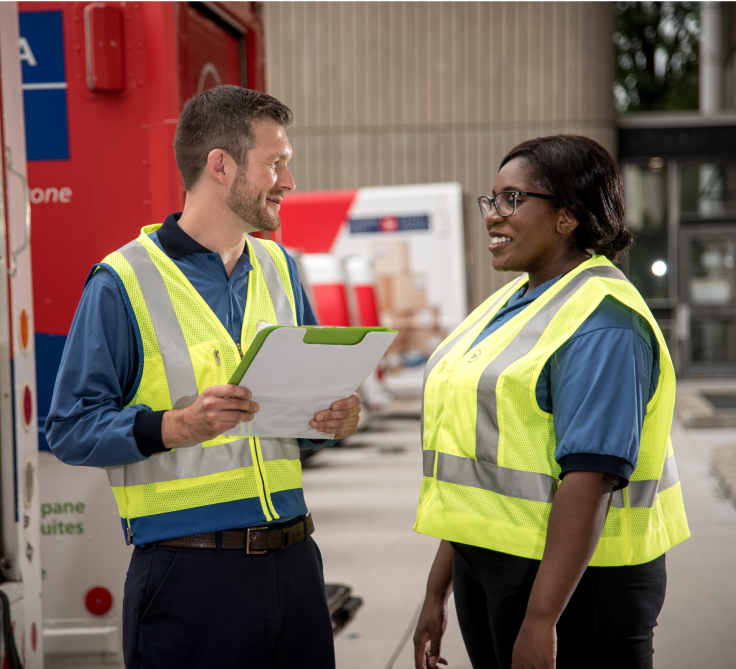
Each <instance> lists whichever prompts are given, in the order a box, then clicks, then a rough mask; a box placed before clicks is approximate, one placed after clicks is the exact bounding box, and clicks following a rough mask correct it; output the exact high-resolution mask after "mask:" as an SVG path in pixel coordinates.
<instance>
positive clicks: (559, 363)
mask: <svg viewBox="0 0 736 669" xmlns="http://www.w3.org/2000/svg"><path fill="white" fill-rule="evenodd" d="M560 278H561V277H560V276H558V277H555V278H554V279H551V280H550V281H547V282H546V283H543V284H542V285H540V286H538V287H537V288H535V289H534V290H532V291H530V292H529V293H528V294H526V295H525V294H524V293H525V292H526V289H527V287H526V286H524V287H522V288H520V289H519V290H518V291H516V292H515V293H514V294H513V295H512V296H511V298H510V299H509V301H508V302H507V303H506V305H505V306H504V307H503V308H502V309H501V310H500V311H499V312H498V313H497V314H496V315H495V316H494V318H493V320H492V321H491V322H490V323H489V324H488V326H487V327H486V328H485V329H484V330H483V332H481V334H480V335H479V336H478V338H477V339H476V340H475V342H474V344H473V346H476V345H477V344H478V343H479V342H481V341H483V339H485V338H486V337H488V335H490V334H491V333H492V332H494V331H495V330H497V329H498V328H499V327H501V325H503V324H504V323H506V322H507V321H508V320H509V319H511V318H514V317H515V316H517V315H518V314H519V313H520V312H521V311H523V310H524V308H526V307H527V306H528V305H529V304H531V303H532V302H533V301H534V300H535V299H536V298H537V297H539V296H540V295H541V294H542V293H544V292H545V291H546V290H547V289H549V288H550V287H551V286H552V285H554V284H555V283H556V282H557V281H559V279H560ZM471 348H472V347H471ZM658 377H659V346H658V344H657V339H656V337H655V336H654V333H653V332H652V329H651V327H650V326H649V323H648V322H647V321H646V319H645V318H643V317H642V316H641V315H640V314H638V313H637V312H636V311H634V310H633V309H630V308H629V307H627V306H625V305H623V304H621V303H620V302H619V301H618V300H616V299H615V298H613V297H611V296H607V297H606V298H605V299H604V300H603V301H602V302H601V303H600V304H599V305H598V307H597V308H596V309H595V310H594V311H593V312H592V313H591V314H590V316H588V318H587V319H586V320H585V322H584V323H583V324H582V325H581V326H580V327H579V328H578V329H577V330H576V331H575V333H574V334H573V336H572V337H571V338H570V339H568V340H567V341H566V342H565V343H564V344H563V345H562V346H561V347H560V348H559V349H558V350H557V351H556V353H555V354H554V355H553V356H552V357H551V358H550V359H549V360H548V361H547V363H546V364H545V366H544V368H543V370H542V373H541V374H540V376H539V379H538V381H537V388H536V398H537V402H538V404H539V407H540V408H541V409H542V410H544V411H546V412H548V413H551V414H552V415H553V421H554V430H555V438H556V450H555V460H556V461H557V463H558V464H559V465H560V467H561V468H562V472H561V475H560V476H561V477H562V476H564V475H565V474H567V473H568V472H570V471H598V472H604V473H608V474H613V475H614V476H618V477H619V478H620V480H621V483H620V484H619V486H618V487H619V488H621V487H625V486H626V485H628V481H629V479H630V478H631V474H632V473H633V471H634V469H635V468H636V462H637V458H638V455H639V444H640V441H641V430H642V426H643V423H644V415H645V414H646V407H647V404H648V403H649V400H650V399H651V398H652V396H653V395H654V392H655V391H656V389H657V379H658Z"/></svg>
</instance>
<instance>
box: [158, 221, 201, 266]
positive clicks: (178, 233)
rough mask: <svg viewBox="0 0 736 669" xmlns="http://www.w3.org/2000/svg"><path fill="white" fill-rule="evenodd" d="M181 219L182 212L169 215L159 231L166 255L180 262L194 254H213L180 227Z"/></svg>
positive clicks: (159, 238) (159, 239)
mask: <svg viewBox="0 0 736 669" xmlns="http://www.w3.org/2000/svg"><path fill="white" fill-rule="evenodd" d="M180 218H181V212H177V213H175V214H169V215H168V216H167V217H166V219H165V220H164V224H163V225H162V226H161V227H160V228H159V229H158V230H157V232H158V241H159V242H161V248H163V250H164V252H165V253H166V255H167V256H169V257H170V258H173V259H174V260H179V259H180V258H183V257H184V256H188V255H191V254H192V253H212V251H210V250H209V249H208V248H207V247H205V246H202V244H200V243H199V242H198V241H196V240H195V239H193V238H192V237H190V236H189V235H188V234H187V233H186V232H184V230H182V229H181V228H180V227H179V223H178V220H179V219H180Z"/></svg>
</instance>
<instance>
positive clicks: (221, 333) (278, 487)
mask: <svg viewBox="0 0 736 669" xmlns="http://www.w3.org/2000/svg"><path fill="white" fill-rule="evenodd" d="M158 227H159V226H147V227H145V228H143V230H142V231H141V235H140V236H139V237H138V239H137V240H136V242H134V243H133V244H132V245H135V244H140V245H141V246H142V247H143V248H144V249H145V252H146V253H147V259H150V262H151V263H153V266H155V270H157V272H158V273H159V274H160V276H161V278H162V279H163V285H164V286H165V293H166V294H167V295H168V299H169V300H170V304H167V306H168V308H169V309H171V308H172V307H173V314H174V315H173V316H172V318H171V321H176V323H167V327H172V328H180V330H181V334H182V335H183V338H184V341H185V343H186V352H188V356H189V360H181V361H180V364H181V365H184V366H186V367H189V366H191V368H192V369H193V372H194V379H195V381H196V392H197V393H201V392H202V391H203V390H204V389H205V388H208V387H210V386H213V385H224V384H226V383H227V382H228V379H229V378H230V376H231V375H232V374H233V372H234V371H235V369H236V367H237V366H238V364H239V362H240V354H239V352H238V348H237V346H236V344H235V342H234V341H233V339H232V338H231V337H230V335H229V333H228V332H227V330H226V329H225V328H224V326H223V325H222V323H221V322H220V320H219V319H218V318H217V316H216V315H215V314H214V313H213V311H212V310H211V309H210V307H209V306H208V305H207V303H206V302H205V301H204V300H203V299H202V297H201V296H200V295H199V293H197V291H196V290H195V289H194V287H193V286H192V284H191V283H190V282H189V280H188V279H187V278H186V277H185V276H184V274H183V273H182V272H181V270H180V269H179V268H178V267H177V266H176V264H175V263H173V262H172V261H171V259H170V258H169V257H168V256H167V255H166V254H165V253H163V252H162V251H161V249H159V248H158V247H157V246H156V244H154V243H153V241H152V240H151V239H150V238H149V237H148V235H149V234H150V233H151V232H153V231H155V230H156V229H157V228H158ZM254 244H261V245H262V246H263V248H265V250H266V251H267V252H268V256H267V257H270V259H271V260H272V261H273V265H274V266H275V269H276V271H277V273H278V274H277V276H278V278H279V279H280V282H281V284H282V285H283V287H284V289H285V291H286V295H287V297H288V305H289V308H290V310H291V313H290V314H289V315H288V316H289V317H288V318H287V319H284V317H283V316H282V319H281V321H282V322H279V319H278V318H277V316H276V310H275V308H274V304H273V300H272V298H271V294H270V293H269V289H268V285H267V281H266V277H265V276H264V268H263V267H262V266H261V262H259V260H258V254H257V253H256V252H255V249H254ZM132 245H128V246H126V247H123V248H122V249H120V250H118V251H116V252H114V253H112V254H110V255H109V256H107V257H106V258H105V259H104V260H103V262H102V263H101V264H100V265H101V266H103V267H105V268H106V269H108V270H109V271H111V272H112V273H113V274H114V275H115V276H116V278H117V280H118V283H119V284H121V285H122V287H123V288H124V293H126V295H125V298H127V300H128V301H129V303H130V307H131V310H132V312H133V314H134V317H135V319H136V321H137V325H138V329H139V332H140V339H141V348H142V358H143V360H142V364H139V372H138V376H139V378H138V379H137V380H136V385H135V386H134V387H135V394H134V396H133V397H132V398H129V399H128V398H126V404H125V406H129V405H138V404H142V405H146V406H148V407H149V408H150V409H151V410H153V411H160V410H169V409H171V408H172V399H171V397H172V393H171V392H170V391H171V390H172V388H170V387H169V379H168V378H167V372H166V368H165V365H164V356H162V351H161V346H160V342H159V340H158V336H157V333H156V328H155V327H154V322H153V320H155V319H153V320H152V316H151V313H150V311H149V305H147V303H146V299H145V297H144V293H145V292H146V291H145V286H144V287H143V289H142V285H141V283H140V281H139V277H138V276H137V275H136V271H135V270H134V269H133V267H132V266H131V264H130V262H129V261H128V260H127V259H126V256H125V255H124V253H125V250H126V249H127V248H128V247H129V246H132ZM247 245H248V252H249V257H250V259H251V264H252V265H253V270H252V271H251V272H250V274H249V277H248V295H247V300H246V309H245V314H244V316H243V326H242V331H241V346H242V347H243V349H245V348H247V346H248V345H249V344H250V342H251V341H252V339H253V337H254V336H255V333H256V330H257V328H258V323H259V321H267V322H269V323H274V324H276V323H278V324H282V325H295V324H296V307H295V300H294V294H293V290H292V284H291V279H290V275H289V268H288V262H287V259H286V257H285V255H284V253H283V252H282V251H281V249H280V248H279V247H278V245H277V244H275V243H273V242H269V241H265V240H257V239H250V238H249V239H248V240H247ZM135 250H136V251H139V250H140V249H137V248H136V249H135ZM262 257H263V256H262ZM139 271H140V270H139ZM274 276H276V274H275V273H274ZM152 308H153V307H152ZM285 321H287V322H285ZM186 352H185V353H184V356H185V357H186ZM168 364H171V363H170V362H169V363H168ZM169 373H170V372H169ZM173 390H174V391H176V389H173ZM175 394H176V393H175V392H174V395H175ZM177 406H178V405H177ZM107 471H108V477H109V478H110V482H111V485H112V489H113V494H114V496H115V499H116V501H117V503H118V509H119V511H120V516H121V518H122V519H123V526H124V528H125V529H126V531H127V533H128V537H129V538H132V541H133V543H135V544H145V543H149V542H152V541H159V540H162V539H165V538H172V537H176V536H184V535H188V534H199V533H202V532H212V531H217V530H224V529H230V528H236V527H244V526H248V525H253V524H258V523H262V522H264V521H271V520H274V519H278V518H280V517H282V516H286V517H290V516H293V515H299V514H302V513H306V505H305V504H304V499H303V494H302V482H301V464H300V461H299V447H298V444H297V442H296V440H294V439H283V440H279V439H260V438H258V437H254V438H251V439H248V438H241V437H235V436H225V435H221V436H219V437H217V438H215V439H212V440H209V441H207V442H204V443H202V444H196V445H192V446H187V447H181V448H177V449H173V450H172V451H170V452H167V453H160V454H156V455H154V456H152V457H151V458H148V459H147V460H144V461H142V462H138V463H134V464H132V465H126V466H124V467H110V468H108V470H107Z"/></svg>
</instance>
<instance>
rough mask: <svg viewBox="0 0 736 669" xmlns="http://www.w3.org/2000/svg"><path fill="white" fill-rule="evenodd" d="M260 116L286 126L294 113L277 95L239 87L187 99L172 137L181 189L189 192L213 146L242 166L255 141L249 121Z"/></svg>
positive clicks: (219, 89) (208, 91)
mask: <svg viewBox="0 0 736 669" xmlns="http://www.w3.org/2000/svg"><path fill="white" fill-rule="evenodd" d="M260 119H270V120H272V121H274V122H276V123H278V124H279V125H280V126H283V127H284V128H288V127H289V126H290V125H291V123H292V121H293V120H294V115H293V114H292V112H291V109H289V108H288V107H287V106H286V105H285V104H283V103H281V102H279V101H278V100H277V99H276V98H274V97H272V96H270V95H266V94H265V93H260V92H259V91H253V90H250V89H248V88H241V87H240V86H215V87H214V88H210V89H208V90H206V91H203V92H202V93H199V94H197V95H195V96H194V97H193V98H190V99H189V100H187V101H186V103H185V104H184V109H183V110H182V112H181V116H179V123H178V124H177V126H176V137H175V138H174V154H175V156H176V164H177V165H178V166H179V171H180V172H181V176H182V179H183V180H184V188H186V189H187V190H188V191H189V190H191V189H192V188H193V187H194V185H195V184H196V183H197V181H199V177H200V176H201V174H202V171H203V170H204V168H205V166H206V165H207V156H208V155H209V153H210V151H212V150H213V149H222V150H223V151H225V152H227V153H229V154H230V155H231V156H232V157H233V160H235V162H236V164H237V165H238V166H239V167H240V166H241V165H244V164H245V161H246V158H247V156H248V151H250V150H251V148H253V143H254V135H253V127H252V123H253V121H257V120H260Z"/></svg>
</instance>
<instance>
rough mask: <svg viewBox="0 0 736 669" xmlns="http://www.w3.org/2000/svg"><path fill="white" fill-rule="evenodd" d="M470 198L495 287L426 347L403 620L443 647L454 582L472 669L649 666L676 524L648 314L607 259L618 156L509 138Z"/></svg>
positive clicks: (662, 381)
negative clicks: (423, 575) (485, 189)
mask: <svg viewBox="0 0 736 669" xmlns="http://www.w3.org/2000/svg"><path fill="white" fill-rule="evenodd" d="M493 192H494V196H493V197H489V196H484V197H481V198H479V204H480V208H481V213H482V214H483V217H484V219H485V222H486V228H487V229H488V233H489V235H490V237H491V245H490V247H489V249H490V251H491V254H492V256H493V261H492V262H493V267H494V269H496V270H499V271H502V272H512V271H513V272H524V273H525V274H524V275H523V276H522V277H520V278H519V279H517V280H516V281H514V282H512V283H511V284H509V285H508V286H506V287H505V288H503V289H501V290H499V291H498V292H497V293H495V294H494V295H492V296H491V297H490V298H489V299H488V300H486V302H485V303H483V304H482V305H481V306H480V307H478V309H476V310H475V311H474V312H473V313H472V314H471V315H470V316H469V317H468V318H467V319H466V320H465V321H464V322H463V323H462V324H461V325H460V327H459V328H458V329H457V330H455V332H453V333H452V334H451V335H450V337H448V339H447V340H445V342H443V344H442V345H441V346H440V348H439V349H438V350H437V351H435V353H434V355H433V356H432V358H431V359H430V361H429V363H428V364H427V372H426V373H425V388H424V411H423V416H424V419H423V420H424V424H423V448H424V479H423V483H422V490H421V493H420V500H419V509H418V512H417V521H416V525H415V529H416V530H417V531H419V532H422V533H424V534H429V535H431V536H434V537H437V538H439V539H441V540H442V541H441V543H440V547H439V550H438V552H437V556H436V558H435V561H434V564H433V566H432V569H431V571H430V575H429V579H428V583H427V596H426V599H425V603H424V607H423V609H422V612H421V615H420V618H419V622H418V624H417V629H416V632H415V636H414V644H415V660H416V666H417V668H418V669H424V667H434V666H436V665H437V663H438V662H439V663H442V664H446V662H445V660H444V659H442V658H441V657H440V641H441V637H442V633H443V632H444V628H445V625H446V609H447V607H446V603H447V599H448V597H449V594H450V592H451V591H452V590H454V592H455V605H456V608H457V614H458V620H459V622H460V628H461V631H462V634H463V640H464V641H465V645H466V648H467V650H468V655H469V656H470V659H471V662H472V664H473V667H474V668H475V669H481V668H483V669H488V668H492V667H500V668H502V669H541V668H551V667H555V666H557V667H559V668H560V669H567V668H569V667H576V668H577V667H581V668H582V667H585V669H601V668H603V667H611V668H613V667H615V668H616V669H628V668H631V669H640V668H644V667H648V668H651V667H652V655H653V650H652V637H653V633H652V630H653V628H654V626H655V625H656V624H657V623H656V620H657V616H658V614H659V611H660V609H661V607H662V604H663V602H664V593H665V583H666V573H665V562H664V560H665V558H664V553H665V551H666V550H668V549H669V548H670V547H671V546H674V545H675V544H677V543H679V542H681V541H683V540H685V539H686V538H687V537H688V536H689V531H688V528H687V521H686V518H685V511H684V507H683V503H682V495H681V490H680V484H679V480H678V477H677V469H676V467H675V462H674V456H673V453H672V447H671V444H670V441H669V429H670V424H671V421H672V411H673V405H674V395H675V375H674V370H673V367H672V362H671V360H670V356H669V353H668V352H667V347H666V345H665V342H664V339H663V337H662V333H661V331H660V329H659V327H658V326H657V323H656V322H655V320H654V318H653V316H652V314H651V312H650V311H649V309H648V308H647V306H646V304H645V303H644V300H643V299H642V297H641V296H640V295H639V293H638V292H637V291H636V289H635V288H634V287H633V286H632V285H631V284H630V283H629V282H628V280H627V279H626V277H625V276H624V275H623V274H622V273H621V272H620V270H618V269H617V268H615V267H614V265H613V264H612V262H611V261H615V260H616V258H617V257H618V256H619V254H620V253H621V252H622V251H623V250H624V249H626V248H627V247H628V246H629V245H630V244H631V241H632V237H631V234H630V233H629V232H628V231H627V230H626V228H625V226H624V222H623V218H624V192H623V184H622V179H621V174H620V172H619V170H618V167H617V165H616V162H615V161H614V159H613V158H612V157H611V155H610V154H609V153H608V151H606V150H605V149H604V148H603V147H602V146H601V145H600V144H598V143H596V142H594V141H593V140H591V139H588V138H585V137H578V136H571V135H558V136H553V137H543V138H538V139H534V140H530V141H527V142H523V143H522V144H519V145H518V146H517V147H516V148H514V149H513V150H512V151H511V152H510V153H509V154H508V155H507V156H506V157H505V158H504V160H503V162H502V163H501V169H500V171H499V173H498V178H497V179H496V183H495V186H494V191H493Z"/></svg>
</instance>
